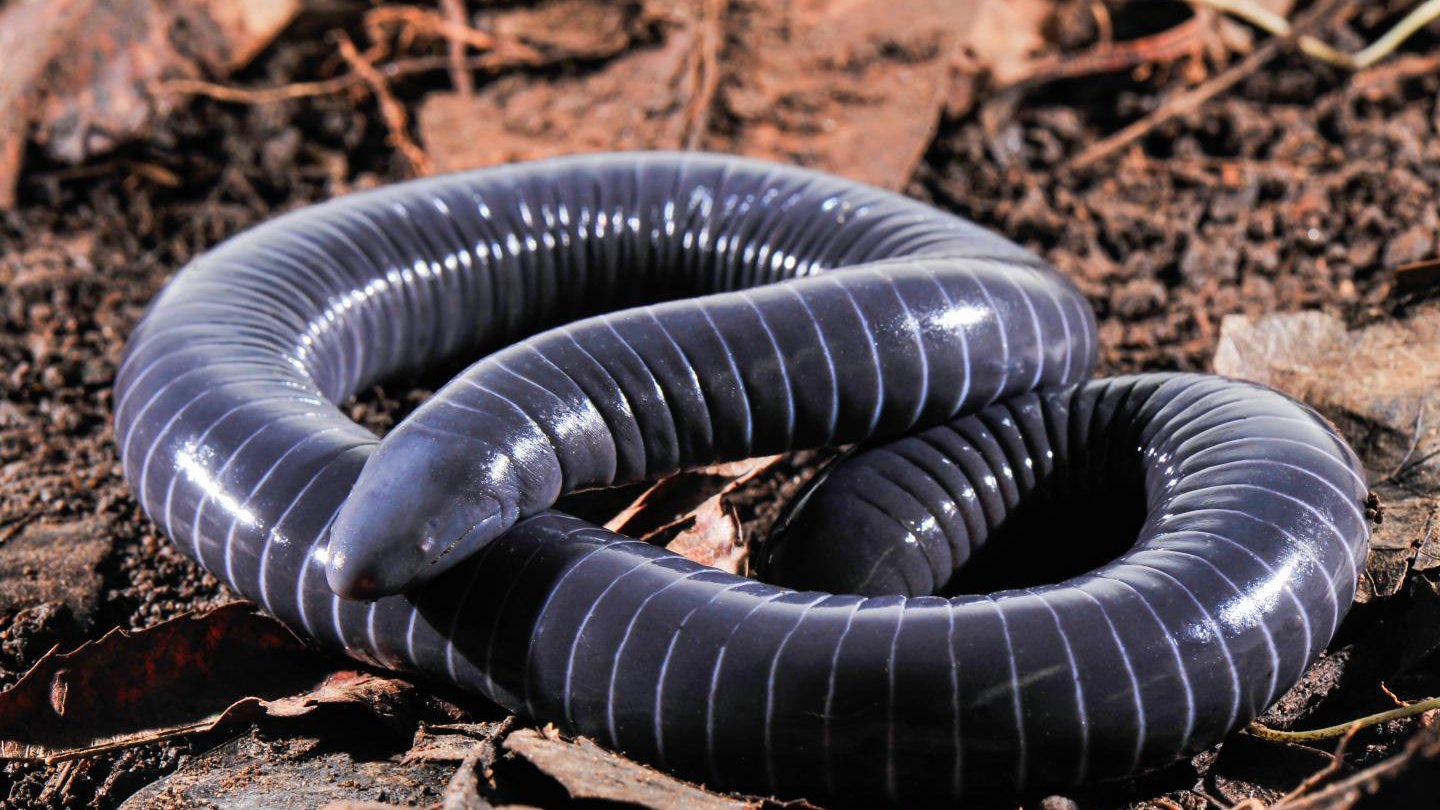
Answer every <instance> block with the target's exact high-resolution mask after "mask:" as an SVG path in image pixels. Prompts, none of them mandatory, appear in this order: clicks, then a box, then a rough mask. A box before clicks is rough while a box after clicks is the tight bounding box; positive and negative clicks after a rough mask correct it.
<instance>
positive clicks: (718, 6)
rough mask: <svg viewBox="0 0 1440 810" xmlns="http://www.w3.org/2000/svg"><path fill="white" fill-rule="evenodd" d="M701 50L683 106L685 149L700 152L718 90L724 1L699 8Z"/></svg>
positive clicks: (715, 0) (710, 1)
mask: <svg viewBox="0 0 1440 810" xmlns="http://www.w3.org/2000/svg"><path fill="white" fill-rule="evenodd" d="M700 15H701V16H700V25H699V28H700V47H699V48H697V49H696V53H695V69H694V71H693V89H692V91H691V93H690V99H689V101H687V102H686V104H685V138H684V143H685V148H686V149H690V150H694V149H699V148H700V141H701V139H702V138H704V136H705V130H706V129H708V128H709V119H710V107H711V105H712V104H713V103H714V101H715V93H716V91H718V90H719V89H720V43H721V42H722V40H723V37H724V34H723V31H722V24H723V18H724V15H725V0H703V2H702V3H701V6H700Z"/></svg>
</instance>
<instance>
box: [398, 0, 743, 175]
mask: <svg viewBox="0 0 1440 810" xmlns="http://www.w3.org/2000/svg"><path fill="white" fill-rule="evenodd" d="M714 2H715V0H646V2H645V3H644V4H643V6H642V11H641V13H640V17H641V19H640V20H639V21H637V22H636V23H634V24H635V25H638V26H640V27H648V26H649V25H653V26H654V27H656V28H657V29H658V30H659V32H660V42H659V43H657V44H655V45H650V46H644V47H638V48H631V49H629V50H627V51H625V52H624V53H623V54H621V55H619V56H616V57H615V58H614V59H612V60H611V61H609V62H607V63H605V64H604V65H603V66H602V67H600V68H599V69H596V70H594V71H587V72H585V73H583V74H581V75H579V76H573V75H562V76H559V77H556V78H553V79H543V78H540V77H535V76H529V75H515V76H507V77H504V78H501V79H498V80H496V81H494V82H492V83H490V84H488V85H486V86H484V87H482V88H479V89H477V90H476V92H475V94H474V95H473V96H470V97H466V96H464V95H462V94H460V93H431V94H429V95H428V96H426V97H425V100H424V101H423V102H422V103H421V105H420V109H419V112H418V115H417V119H418V122H419V130H420V137H421V140H422V141H423V142H424V145H425V150H426V152H427V153H428V154H429V155H430V156H431V159H432V160H433V162H434V164H435V168H436V169H437V170H438V171H455V170H458V169H466V168H473V167H477V166H489V165H493V164H497V163H504V162H509V161H516V160H529V159H535V158H543V157H553V156H556V155H564V154H573V153H577V152H597V151H606V150H623V149H678V148H681V147H682V146H684V145H686V143H687V141H688V138H689V135H690V133H691V132H692V130H693V129H694V127H695V126H696V123H695V121H694V120H693V119H694V117H695V115H696V114H697V113H696V108H695V106H694V105H693V104H691V103H690V102H691V101H694V100H695V99H694V96H695V94H696V93H697V92H702V91H704V92H710V91H706V90H705V88H707V87H709V85H707V84H706V83H705V82H704V81H702V77H701V74H702V73H703V72H704V71H705V70H706V64H705V54H706V53H707V52H708V51H707V48H706V47H705V43H706V41H707V39H706V38H707V36H718V33H717V31H716V29H715V28H714V26H715V25H716V22H715V21H714V19H713V17H712V16H711V15H710V14H709V9H710V7H711V6H712V5H713V4H714ZM605 5H607V4H604V3H599V2H596V1H595V0H592V1H591V2H589V3H581V2H573V1H572V2H570V3H568V4H564V5H556V6H545V7H542V8H541V9H539V10H538V11H533V12H518V13H519V14H520V15H521V16H520V18H519V19H518V20H516V19H513V18H512V16H511V14H510V13H508V12H507V13H506V14H500V13H498V12H497V15H496V17H495V18H494V19H495V22H494V23H493V25H495V26H497V27H498V28H500V29H518V31H519V32H520V33H521V34H522V35H523V34H524V32H525V31H530V32H531V34H530V37H531V38H532V39H534V40H537V44H538V45H541V46H542V47H543V46H544V44H545V43H546V42H548V43H549V45H550V46H551V47H552V48H553V47H556V46H559V47H565V46H567V45H568V47H581V48H583V47H587V46H586V45H585V44H584V43H585V42H586V40H587V36H588V35H587V34H586V33H582V32H583V31H584V30H585V29H586V28H591V27H592V26H598V28H596V29H595V31H604V30H606V29H610V30H611V31H612V33H611V34H608V35H605V36H604V37H602V39H603V40H604V41H605V42H607V43H609V41H610V40H611V39H615V38H616V37H617V35H616V34H614V33H613V28H614V24H613V21H612V17H611V16H610V14H611V13H613V12H606V11H604V10H603V9H604V6H605ZM556 8H562V9H564V10H566V11H567V12H568V13H567V14H565V15H564V16H557V15H556ZM533 14H541V15H542V17H541V19H544V20H546V21H547V24H549V25H553V26H557V28H556V29H555V30H552V31H550V32H549V33H548V34H547V35H546V36H544V37H540V36H537V35H535V34H534V32H533V29H534V26H535V25H536V21H535V19H534V18H533V17H532V16H530V15H533ZM561 31H563V32H566V33H564V34H561V33H560V32H561ZM592 33H593V31H592ZM629 44H631V43H630V41H629V39H628V38H627V39H626V41H625V43H624V45H629ZM590 47H598V43H597V42H596V41H594V40H591V41H590ZM608 47H609V44H606V45H605V46H604V48H608ZM622 47H623V46H622ZM604 48H601V49H602V50H603V49H604ZM696 103H699V102H696ZM703 106H704V107H708V106H709V104H708V101H705V103H704V105H703Z"/></svg>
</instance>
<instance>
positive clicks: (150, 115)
mask: <svg viewBox="0 0 1440 810" xmlns="http://www.w3.org/2000/svg"><path fill="white" fill-rule="evenodd" d="M300 5H301V0H196V2H190V3H170V2H165V0H18V2H14V3H9V4H5V5H4V6H0V109H3V110H4V111H5V120H4V121H3V122H0V208H8V207H11V206H13V205H14V203H15V184H16V182H17V180H18V178H19V171H20V160H21V157H22V155H23V151H24V146H25V143H26V140H27V138H30V139H33V140H34V141H35V142H36V143H39V144H40V145H41V146H43V147H44V148H45V149H46V151H48V152H49V153H50V154H51V155H52V156H53V157H55V158H57V159H59V160H63V161H67V162H70V163H79V162H81V161H83V160H85V159H86V158H89V157H91V156H93V155H96V154H99V153H102V152H105V151H109V150H110V149H113V148H114V147H115V146H117V145H119V144H120V143H122V142H124V141H125V140H127V139H129V138H132V137H135V136H136V135H139V134H141V133H143V132H144V131H145V130H146V129H147V128H148V127H149V126H150V124H151V122H152V121H153V120H154V119H155V118H156V117H157V116H159V115H163V114H164V113H165V112H167V111H168V109H169V103H170V102H169V101H168V100H167V97H165V96H159V95H155V94H152V93H150V92H149V90H148V88H149V86H150V84H151V83H152V82H154V81H156V80H159V79H164V78H173V77H186V78H195V77H198V76H199V75H200V73H201V71H202V69H205V70H208V71H209V72H211V73H213V74H217V75H220V76H224V75H228V74H229V73H230V72H231V71H233V70H235V69H236V68H239V67H242V66H244V65H245V64H246V63H247V62H249V60H250V59H252V58H253V57H254V56H255V55H256V54H257V53H259V52H260V50H262V49H263V48H264V47H265V46H266V45H267V44H269V42H270V41H271V40H272V39H273V38H274V37H275V35H276V34H278V33H279V32H280V30H281V29H283V28H284V27H285V26H286V25H288V24H289V22H290V20H291V19H293V18H294V16H295V15H296V14H297V13H298V12H299V10H300ZM182 34H183V35H182ZM181 43H183V44H181Z"/></svg>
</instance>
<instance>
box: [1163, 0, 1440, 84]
mask: <svg viewBox="0 0 1440 810" xmlns="http://www.w3.org/2000/svg"><path fill="white" fill-rule="evenodd" d="M1189 2H1190V3H1191V4H1192V5H1196V6H1206V7H1208V8H1213V9H1215V10H1216V11H1220V12H1223V13H1225V14H1229V15H1231V16H1233V17H1237V18H1239V19H1242V20H1244V21H1246V22H1248V23H1250V24H1251V25H1254V26H1255V27H1257V28H1261V29H1264V30H1266V31H1269V32H1270V33H1272V34H1274V35H1275V36H1278V37H1286V36H1290V34H1291V32H1292V27H1291V25H1290V21H1289V20H1287V19H1285V18H1284V17H1282V16H1280V15H1279V14H1276V13H1275V12H1273V11H1271V10H1269V9H1267V8H1265V7H1263V6H1261V5H1259V4H1257V3H1255V2H1253V0H1189ZM1436 18H1440V0H1426V2H1424V3H1421V4H1420V5H1419V6H1417V7H1416V8H1414V9H1412V10H1411V11H1410V13H1409V14H1406V15H1405V17H1404V18H1403V19H1401V20H1400V22H1398V23H1395V25H1393V26H1391V27H1390V30H1389V31H1386V32H1385V33H1384V34H1382V35H1381V36H1380V38H1379V39H1377V40H1375V41H1374V42H1372V43H1370V44H1369V45H1367V46H1365V47H1364V48H1363V49H1361V50H1359V51H1356V52H1355V53H1345V52H1344V51H1341V50H1337V49H1335V48H1333V47H1331V46H1329V45H1327V44H1325V43H1324V42H1322V41H1320V40H1319V39H1316V38H1315V37H1313V36H1310V35H1308V34H1305V35H1301V36H1298V37H1296V38H1295V46H1296V47H1297V48H1299V49H1300V51H1301V52H1303V53H1304V54H1306V55H1307V56H1311V57H1313V58H1315V59H1319V60H1320V61H1322V62H1326V63H1328V64H1331V65H1334V66H1336V67H1340V68H1346V69H1348V70H1356V71H1359V70H1364V69H1366V68H1368V67H1370V66H1371V65H1374V64H1375V63H1376V62H1379V61H1380V60H1381V59H1384V58H1385V57H1387V56H1389V55H1390V54H1392V53H1394V52H1395V49H1396V48H1398V47H1400V45H1401V43H1403V42H1404V41H1405V40H1407V39H1409V38H1410V37H1412V36H1414V35H1415V32H1416V31H1419V30H1420V29H1421V28H1423V27H1425V25H1426V24H1428V23H1430V22H1431V21H1433V20H1435V19H1436Z"/></svg>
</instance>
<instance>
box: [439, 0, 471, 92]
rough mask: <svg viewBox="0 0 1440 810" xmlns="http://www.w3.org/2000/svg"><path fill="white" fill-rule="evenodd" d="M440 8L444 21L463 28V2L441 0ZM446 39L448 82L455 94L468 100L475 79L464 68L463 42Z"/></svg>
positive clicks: (450, 38)
mask: <svg viewBox="0 0 1440 810" xmlns="http://www.w3.org/2000/svg"><path fill="white" fill-rule="evenodd" d="M440 8H441V10H442V11H443V12H444V13H445V19H446V21H447V22H449V23H450V24H451V25H452V26H454V25H459V26H462V27H464V26H465V3H464V0H441V2H440ZM446 39H447V40H448V53H449V56H450V82H451V83H452V84H454V85H455V92H457V93H459V94H460V95H461V96H462V97H463V98H467V99H468V98H470V97H472V96H474V95H475V79H474V77H472V76H471V75H470V71H469V69H467V68H466V67H465V42H464V41H463V40H460V39H455V38H453V37H448V36H447V37H446Z"/></svg>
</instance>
